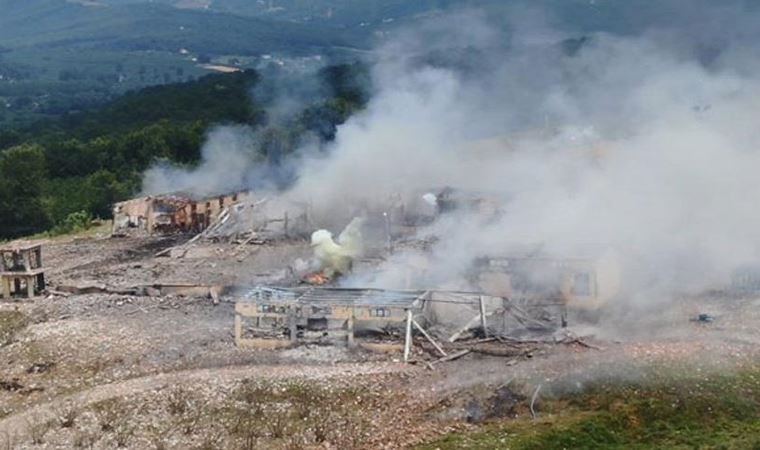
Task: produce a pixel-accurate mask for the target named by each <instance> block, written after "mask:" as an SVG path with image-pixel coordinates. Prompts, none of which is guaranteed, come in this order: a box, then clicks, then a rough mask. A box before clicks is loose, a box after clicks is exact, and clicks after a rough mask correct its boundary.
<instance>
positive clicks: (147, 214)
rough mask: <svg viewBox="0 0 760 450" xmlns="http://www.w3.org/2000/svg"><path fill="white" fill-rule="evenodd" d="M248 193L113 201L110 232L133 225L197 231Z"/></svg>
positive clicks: (147, 229)
mask: <svg viewBox="0 0 760 450" xmlns="http://www.w3.org/2000/svg"><path fill="white" fill-rule="evenodd" d="M250 196H251V193H250V192H246V191H244V192H233V193H228V194H223V195H217V196H213V197H203V198H198V197H195V196H192V195H190V194H183V193H175V194H165V195H157V196H149V197H139V198H134V199H131V200H127V201H124V202H120V203H116V204H115V205H114V208H113V216H114V221H113V232H114V234H118V233H120V232H123V231H125V230H127V229H129V228H137V229H140V230H143V231H145V232H147V233H149V234H154V233H174V232H185V233H189V232H192V233H200V232H202V231H204V230H205V229H206V228H208V227H209V226H210V225H211V224H212V223H214V221H215V220H216V219H217V218H218V217H219V215H220V214H221V213H222V212H223V211H225V209H226V208H228V207H229V206H230V205H232V204H235V203H238V202H241V201H244V200H246V199H248V198H249V197H250Z"/></svg>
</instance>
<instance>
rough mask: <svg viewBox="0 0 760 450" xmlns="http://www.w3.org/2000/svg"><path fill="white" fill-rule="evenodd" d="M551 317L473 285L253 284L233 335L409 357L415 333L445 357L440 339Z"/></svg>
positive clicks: (498, 332)
mask: <svg viewBox="0 0 760 450" xmlns="http://www.w3.org/2000/svg"><path fill="white" fill-rule="evenodd" d="M554 319H557V318H554ZM554 322H555V323H552V320H551V318H546V317H544V318H533V317H529V316H528V313H527V312H526V311H524V310H523V309H522V308H521V307H520V306H519V305H517V304H515V303H514V302H512V301H511V300H509V299H507V298H503V297H497V296H491V295H485V294H480V293H472V292H459V291H443V290H385V289H358V288H357V289H352V288H334V287H308V288H290V289H288V288H271V287H257V288H255V289H253V290H251V291H249V292H247V293H246V294H245V295H243V296H241V297H240V298H239V299H238V301H237V302H236V304H235V342H236V344H237V345H239V346H243V347H263V348H271V347H281V346H288V345H293V344H297V343H302V342H321V343H332V344H340V343H345V344H347V345H349V346H353V345H361V346H363V347H366V348H377V347H380V346H384V347H385V348H387V346H389V345H393V344H394V343H395V344H396V345H400V344H401V343H402V342H403V348H404V359H405V360H407V359H408V356H409V351H410V347H411V346H412V345H413V344H412V342H413V339H412V338H413V335H415V334H417V335H421V336H422V337H424V338H425V339H426V340H427V341H428V342H429V343H430V344H431V345H432V346H433V347H434V348H435V349H436V350H437V351H438V352H439V353H441V354H442V355H443V356H445V354H446V353H445V351H444V350H443V344H444V343H451V342H454V341H456V340H458V339H461V338H463V337H466V336H469V337H472V336H474V335H486V336H488V335H494V336H509V335H522V334H525V333H527V332H530V331H531V330H540V331H541V332H546V331H553V330H556V329H557V327H558V325H559V322H558V321H556V320H555V321H554Z"/></svg>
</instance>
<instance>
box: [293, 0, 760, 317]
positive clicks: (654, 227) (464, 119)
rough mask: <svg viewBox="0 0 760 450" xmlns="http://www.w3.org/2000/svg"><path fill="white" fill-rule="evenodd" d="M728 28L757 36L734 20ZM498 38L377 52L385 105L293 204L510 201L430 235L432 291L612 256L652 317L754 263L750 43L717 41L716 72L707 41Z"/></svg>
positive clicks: (440, 27) (688, 35) (758, 241)
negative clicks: (536, 261) (470, 269)
mask: <svg viewBox="0 0 760 450" xmlns="http://www.w3.org/2000/svg"><path fill="white" fill-rule="evenodd" d="M702 12H703V13H704V14H705V15H708V16H709V14H710V13H711V10H709V8H705V10H704V11H702ZM719 13H720V17H723V18H725V17H726V16H727V15H729V16H730V15H733V16H734V17H736V18H737V19H739V18H741V20H737V22H735V23H742V24H745V25H747V24H748V23H749V24H750V25H753V24H756V23H757V21H756V20H750V19H748V18H747V17H744V16H743V14H745V12H744V11H742V10H740V9H739V8H738V7H736V8H735V9H726V8H725V6H721V8H720V11H719ZM690 15H692V16H693V15H694V12H693V11H690ZM522 17H525V16H522ZM695 20H697V21H698V20H703V21H704V20H706V17H700V18H698V19H695ZM490 22H492V19H491V18H489V19H488V20H486V19H485V18H483V17H482V16H481V15H479V14H478V13H467V14H465V15H460V16H456V17H449V18H448V19H441V18H439V19H437V21H436V22H434V23H432V24H430V25H428V26H426V27H421V29H418V30H415V31H409V32H407V33H402V34H401V35H400V36H399V38H398V39H397V40H395V41H394V42H392V43H390V44H388V45H387V46H386V47H384V48H382V49H380V51H379V55H380V58H381V60H380V61H379V62H378V64H377V66H376V68H375V72H374V78H375V83H376V85H377V86H378V87H379V89H378V93H377V95H376V96H375V97H374V98H373V100H372V101H371V102H370V104H369V106H368V108H367V109H366V111H364V112H363V113H361V114H359V115H357V116H355V117H353V118H352V119H351V120H350V121H349V122H348V123H346V124H345V125H343V126H342V127H341V128H340V129H339V132H338V135H337V138H336V141H335V143H334V145H333V146H332V148H331V151H330V156H329V157H328V158H326V159H321V160H312V161H309V162H308V163H306V164H304V165H303V167H302V172H301V177H300V179H299V181H298V183H297V184H296V186H294V188H293V189H292V190H291V192H290V193H289V194H290V195H291V196H293V197H296V198H308V199H310V200H311V201H312V202H313V203H314V204H315V206H316V208H317V209H319V208H323V209H326V210H329V209H330V208H331V207H334V205H343V204H346V203H360V204H371V203H372V202H380V201H382V199H385V198H388V197H389V196H391V195H393V194H394V193H399V192H405V193H414V192H426V190H430V189H432V188H436V187H442V186H454V187H457V188H460V189H463V190H472V191H477V192H484V193H488V195H491V196H495V197H497V198H499V199H500V200H501V201H502V202H503V204H504V205H505V207H504V211H503V214H502V215H501V217H500V218H499V219H498V220H497V221H495V222H494V221H492V222H490V223H483V222H482V218H479V217H477V216H475V215H462V216H459V217H456V218H454V219H452V220H443V221H441V222H440V223H437V224H435V225H434V228H433V231H435V234H437V235H438V237H439V238H440V241H439V242H438V244H437V245H436V247H435V248H434V254H435V255H436V256H437V258H436V260H435V262H434V264H433V268H432V270H430V271H429V273H432V274H437V279H436V276H435V275H434V276H433V278H432V279H426V280H419V282H420V283H425V284H427V286H424V287H430V284H439V285H440V284H442V283H445V282H446V280H448V279H449V278H450V277H452V276H455V275H456V274H457V273H458V272H461V270H462V269H463V268H464V267H465V266H466V264H467V263H468V261H471V260H472V259H473V258H474V257H477V256H480V255H483V254H494V253H499V252H507V251H509V249H510V248H513V247H514V246H515V245H524V244H538V245H541V246H542V248H543V249H544V250H545V251H546V252H548V253H553V254H559V255H565V256H574V255H577V254H579V253H582V252H583V251H584V250H583V249H585V248H588V247H589V246H604V247H608V248H613V249H615V250H616V251H617V252H618V253H619V254H620V255H621V257H622V260H623V263H624V267H625V270H626V271H627V277H626V283H627V285H628V286H627V287H628V289H629V292H630V293H631V295H633V296H634V298H635V299H636V301H639V302H650V301H656V300H662V299H664V298H667V297H668V296H669V295H671V294H672V293H674V292H676V291H691V290H699V289H704V288H707V287H710V286H714V285H717V284H720V283H724V282H726V281H727V279H728V276H729V274H730V273H731V271H732V270H733V269H734V268H736V267H738V266H739V265H741V264H744V263H749V262H753V261H756V260H757V258H758V256H760V255H758V250H759V249H760V213H758V212H757V209H756V208H755V206H754V205H755V202H756V199H757V198H758V195H759V194H760V188H758V184H757V182H756V178H757V175H756V174H757V171H758V169H759V168H760V149H758V131H757V126H756V125H755V122H756V121H757V120H758V119H759V118H760V117H759V116H760V113H758V111H759V110H758V107H759V106H760V104H759V103H760V100H758V99H760V96H758V95H757V94H758V91H759V90H760V79H759V78H758V76H757V75H756V73H757V72H752V71H751V70H747V68H748V66H750V65H751V63H749V62H748V60H747V58H748V57H751V56H752V55H753V54H755V50H756V49H755V48H754V47H753V46H751V45H749V44H748V40H746V39H745V38H746V36H747V35H746V34H742V32H741V30H715V31H718V32H719V33H723V34H722V35H716V36H715V39H716V40H715V41H714V42H719V43H720V45H719V46H716V49H718V50H715V52H714V53H713V54H712V55H711V57H710V58H707V59H706V58H704V51H703V50H704V47H703V45H704V43H705V42H708V39H709V36H706V35H702V36H700V39H699V40H698V41H697V40H694V39H692V36H693V29H687V28H684V29H668V28H658V29H652V30H648V31H646V32H644V33H641V34H637V35H627V36H615V35H613V34H594V35H590V36H588V38H587V39H583V40H576V41H565V42H564V43H562V44H559V43H558V44H547V43H546V40H544V39H538V38H536V39H532V38H531V39H528V38H526V37H525V36H522V37H521V36H519V35H518V36H515V35H509V34H507V33H504V32H502V31H501V30H502V29H501V28H495V27H494V26H493V25H492V24H491V23H490ZM463 23H466V24H467V26H462V24H463ZM695 23H699V22H695ZM750 28H751V27H749V25H748V26H747V29H750ZM457 29H459V30H467V32H457V31H454V30H457ZM509 29H510V30H526V29H530V27H527V26H525V24H523V26H522V27H509ZM539 29H542V30H545V28H544V27H543V26H542V27H539ZM704 31H705V32H707V31H709V30H704ZM734 32H736V33H734ZM728 33H732V34H733V35H729V34H728ZM545 35H546V34H545ZM548 35H550V36H552V39H556V38H560V41H561V38H577V37H578V36H574V35H562V34H561V33H559V32H551V33H549V34H548ZM505 40H506V42H505ZM555 42H556V41H555ZM573 46H575V47H577V48H571V47H573ZM427 49H429V50H430V51H429V52H427V53H426V51H427ZM441 55H446V56H447V57H448V58H452V55H454V58H455V59H456V58H458V59H460V60H462V61H464V64H462V65H459V66H458V65H457V64H455V63H453V62H452V61H451V60H450V59H448V60H447V59H446V58H444V59H443V60H441V58H440V57H441ZM478 67H480V68H481V69H482V70H478ZM430 231H431V230H427V231H426V232H430ZM397 258H403V257H402V256H397ZM397 272H403V270H398V267H396V268H395V270H394V269H393V268H392V269H391V270H389V272H388V273H389V274H390V273H397ZM386 275H387V274H386ZM392 278H393V277H391V276H381V277H380V279H382V280H383V283H386V285H385V287H390V286H388V285H387V283H392V282H393V279H392ZM397 281H399V282H400V280H397Z"/></svg>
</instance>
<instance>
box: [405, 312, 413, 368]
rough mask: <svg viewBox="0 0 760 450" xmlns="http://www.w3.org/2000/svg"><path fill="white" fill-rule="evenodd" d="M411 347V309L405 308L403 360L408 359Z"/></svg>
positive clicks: (406, 360)
mask: <svg viewBox="0 0 760 450" xmlns="http://www.w3.org/2000/svg"><path fill="white" fill-rule="evenodd" d="M411 349H412V311H411V310H409V309H407V310H406V339H405V340H404V362H408V361H409V353H410V351H411Z"/></svg>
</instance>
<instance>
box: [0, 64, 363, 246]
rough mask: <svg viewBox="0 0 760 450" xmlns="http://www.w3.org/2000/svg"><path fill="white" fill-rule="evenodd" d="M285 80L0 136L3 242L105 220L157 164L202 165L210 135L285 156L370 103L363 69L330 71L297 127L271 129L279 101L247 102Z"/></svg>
mask: <svg viewBox="0 0 760 450" xmlns="http://www.w3.org/2000/svg"><path fill="white" fill-rule="evenodd" d="M279 76H281V75H280V74H279V73H278V72H276V71H273V72H267V73H266V74H264V75H262V74H260V73H259V72H256V71H252V70H249V71H244V72H237V73H231V74H215V75H208V76H205V77H203V78H200V79H199V80H196V81H192V82H186V83H177V84H169V85H165V86H156V87H151V88H146V89H143V90H141V91H138V92H133V93H129V94H126V95H124V96H123V97H121V98H119V99H117V100H115V101H113V102H111V103H109V104H107V105H105V106H103V107H100V108H97V109H94V110H91V111H88V112H82V113H80V114H75V115H70V116H66V117H63V118H60V119H54V120H47V121H43V122H37V123H35V124H33V125H30V126H28V127H26V128H23V129H17V130H7V129H6V130H0V238H8V237H14V236H19V235H26V234H30V233H35V232H39V231H43V230H46V229H50V228H51V227H58V229H62V230H65V228H67V227H71V226H74V225H76V223H77V222H80V221H82V220H85V219H86V218H87V217H101V218H107V217H109V216H110V213H111V205H112V204H113V202H115V201H118V200H122V199H125V198H128V197H129V196H131V195H133V194H135V193H138V192H139V190H140V182H141V174H142V172H143V171H144V170H145V169H146V168H148V167H149V166H150V165H151V164H152V163H154V162H156V161H158V160H167V161H171V162H174V163H180V164H185V165H188V166H192V165H194V164H196V163H197V162H198V161H199V158H200V154H201V153H200V149H201V145H202V143H203V139H204V134H205V133H206V131H207V130H208V129H209V127H211V126H212V125H215V124H246V125H250V126H252V127H254V129H255V130H257V132H259V133H262V134H265V135H266V136H267V137H268V138H269V141H271V140H272V139H281V140H282V142H278V143H277V149H278V151H282V150H283V149H284V150H285V151H286V152H287V151H292V150H293V148H294V147H295V146H297V145H298V143H299V137H300V136H302V135H304V134H305V133H310V134H315V135H317V136H319V137H320V139H322V140H329V139H332V137H333V136H334V132H335V126H336V125H337V124H339V123H342V122H343V121H345V120H346V118H348V116H349V115H350V114H352V113H353V112H354V111H355V110H357V109H358V108H361V107H362V106H363V104H364V102H366V99H367V92H366V90H365V86H366V68H365V67H364V66H362V65H358V64H353V65H339V66H329V67H326V68H324V69H322V70H320V71H319V72H318V73H317V74H316V75H315V76H311V77H310V79H309V80H308V81H307V80H304V82H309V83H313V82H315V81H316V82H317V83H318V84H319V85H320V86H323V89H320V90H319V92H320V94H319V95H314V96H312V98H309V99H307V100H308V101H306V102H305V103H304V105H303V109H302V110H299V111H296V113H295V114H294V116H293V117H292V118H290V119H288V120H286V121H284V122H283V121H278V122H277V123H274V122H273V121H272V120H270V114H269V113H268V108H269V107H270V106H272V105H273V104H275V103H276V102H277V101H278V99H277V98H276V97H270V98H267V97H265V96H262V95H259V96H256V95H252V94H251V93H252V90H253V89H254V88H255V87H256V86H257V85H259V84H261V83H267V82H270V83H277V78H278V77H279ZM270 78H273V79H270ZM311 78H316V80H311ZM289 82H293V83H297V82H298V80H290V81H289ZM261 142H262V144H261V147H260V148H258V149H256V150H257V151H259V152H262V153H264V154H265V153H266V152H267V148H266V145H267V142H268V141H267V140H266V139H263V140H261ZM270 144H271V142H270Z"/></svg>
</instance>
